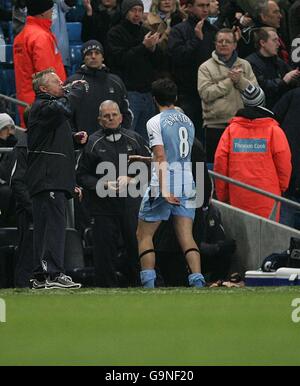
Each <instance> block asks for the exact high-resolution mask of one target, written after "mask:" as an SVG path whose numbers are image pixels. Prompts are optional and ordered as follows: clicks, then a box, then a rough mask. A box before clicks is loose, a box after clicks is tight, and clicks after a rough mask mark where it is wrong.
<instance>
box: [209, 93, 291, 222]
mask: <svg viewBox="0 0 300 386" xmlns="http://www.w3.org/2000/svg"><path fill="white" fill-rule="evenodd" d="M256 95H257V96H256ZM242 98H243V101H244V104H245V108H244V109H241V110H239V111H238V112H237V114H236V116H235V117H234V118H233V119H232V120H231V121H230V124H229V126H228V127H227V129H226V130H225V131H224V133H223V135H222V137H221V139H220V142H219V144H218V147H217V150H216V153H215V162H214V171H215V172H217V173H220V174H222V175H224V176H227V177H230V178H233V179H235V180H237V181H241V182H244V183H246V184H249V185H252V186H255V187H257V188H260V189H262V190H265V191H267V192H270V193H274V194H276V195H278V196H280V195H281V194H282V192H284V191H285V190H286V189H287V188H288V186H289V181H290V176H291V170H292V166H291V152H290V147H289V144H288V141H287V138H286V136H285V134H284V132H283V130H282V129H281V128H280V127H279V124H278V122H277V121H276V120H275V119H274V114H273V113H272V112H271V111H270V110H267V109H265V108H264V107H260V106H259V105H260V104H261V102H262V100H261V98H260V97H259V93H258V92H257V87H254V86H251V87H249V88H248V89H246V90H245V92H244V95H242ZM216 193H217V198H218V199H219V200H220V201H223V202H227V203H229V204H230V205H232V206H235V207H237V208H240V209H243V210H246V211H248V212H251V213H254V214H257V215H259V216H262V217H266V218H269V216H270V214H271V212H272V209H273V207H274V200H272V199H270V198H268V197H265V196H262V195H261V194H258V193H254V192H251V191H249V190H246V189H244V188H240V187H238V186H235V185H232V184H228V183H226V182H224V181H222V180H220V179H217V180H216ZM276 218H277V220H279V211H277V216H276Z"/></svg>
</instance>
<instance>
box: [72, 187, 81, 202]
mask: <svg viewBox="0 0 300 386" xmlns="http://www.w3.org/2000/svg"><path fill="white" fill-rule="evenodd" d="M74 193H75V196H76V197H77V198H78V200H79V202H81V201H82V197H83V196H82V189H81V188H80V187H79V186H76V187H75V190H74Z"/></svg>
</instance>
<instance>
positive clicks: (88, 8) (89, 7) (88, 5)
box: [82, 0, 93, 16]
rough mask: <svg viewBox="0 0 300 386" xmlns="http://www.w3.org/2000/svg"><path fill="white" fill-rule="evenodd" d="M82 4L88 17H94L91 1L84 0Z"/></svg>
mask: <svg viewBox="0 0 300 386" xmlns="http://www.w3.org/2000/svg"><path fill="white" fill-rule="evenodd" d="M82 4H83V6H84V8H85V11H86V14H87V16H92V15H93V8H92V5H91V0H83V2H82Z"/></svg>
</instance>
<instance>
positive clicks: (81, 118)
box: [66, 40, 133, 134]
mask: <svg viewBox="0 0 300 386" xmlns="http://www.w3.org/2000/svg"><path fill="white" fill-rule="evenodd" d="M82 57H83V62H84V65H82V66H81V67H80V68H79V69H78V70H77V71H76V73H75V74H74V75H72V76H70V77H69V78H68V79H67V81H66V83H67V84H68V83H72V82H73V81H74V80H78V79H84V80H86V81H87V82H88V84H89V89H88V92H87V94H86V95H85V98H84V99H81V100H80V101H79V103H78V104H77V105H76V106H75V110H74V117H73V121H74V125H75V129H76V131H81V130H84V131H86V132H87V133H88V134H92V133H94V132H95V131H97V130H98V110H99V105H100V104H101V103H102V102H104V101H105V100H107V99H110V100H113V101H115V102H116V103H117V104H118V105H119V106H120V110H121V113H122V115H123V126H124V127H125V129H130V128H131V123H132V119H133V114H132V112H131V110H130V109H129V102H128V99H127V90H126V88H125V86H124V83H123V82H122V80H121V79H120V78H119V77H118V76H117V75H114V74H111V73H110V72H109V69H108V68H107V67H106V66H105V65H104V64H103V61H104V52H103V47H102V45H101V43H99V42H98V41H97V40H89V41H87V42H86V43H84V44H83V45H82Z"/></svg>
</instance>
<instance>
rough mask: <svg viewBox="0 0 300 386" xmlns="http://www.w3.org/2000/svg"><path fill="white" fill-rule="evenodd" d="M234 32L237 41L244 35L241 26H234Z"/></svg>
mask: <svg viewBox="0 0 300 386" xmlns="http://www.w3.org/2000/svg"><path fill="white" fill-rule="evenodd" d="M232 32H233V33H234V38H235V41H236V42H238V41H239V40H240V39H241V37H242V31H241V29H240V27H237V26H234V27H233V28H232Z"/></svg>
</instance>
